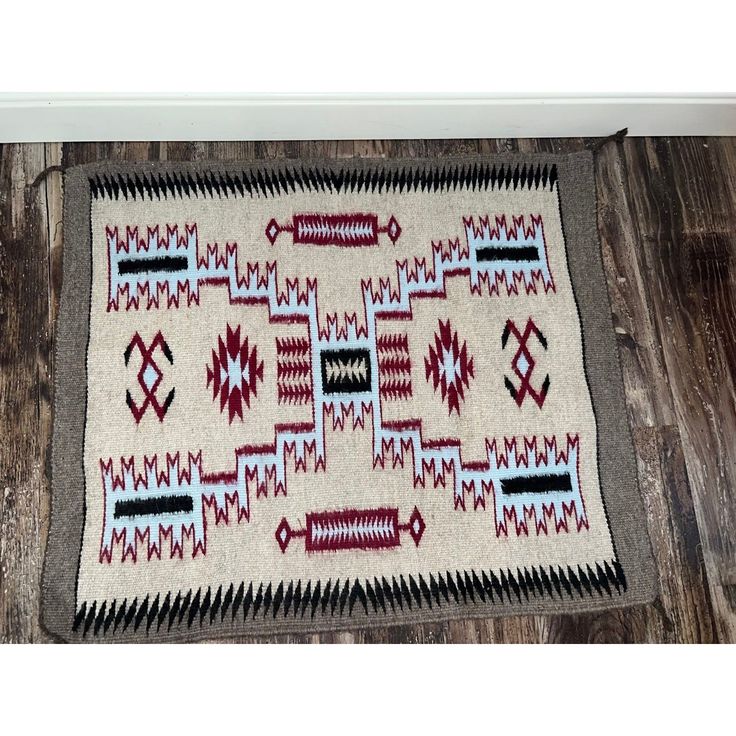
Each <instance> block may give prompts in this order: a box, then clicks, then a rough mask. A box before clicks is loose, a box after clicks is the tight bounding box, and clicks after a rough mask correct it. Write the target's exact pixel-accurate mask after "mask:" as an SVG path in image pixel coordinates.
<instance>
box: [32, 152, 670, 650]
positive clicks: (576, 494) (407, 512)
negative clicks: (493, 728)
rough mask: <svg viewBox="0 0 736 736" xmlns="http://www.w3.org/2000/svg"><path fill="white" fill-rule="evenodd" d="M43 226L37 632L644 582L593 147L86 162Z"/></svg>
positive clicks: (115, 632)
mask: <svg viewBox="0 0 736 736" xmlns="http://www.w3.org/2000/svg"><path fill="white" fill-rule="evenodd" d="M64 225H65V244H64V282H63V293H62V302H61V314H60V318H59V324H58V330H57V340H56V361H57V362H56V376H57V378H56V386H55V423H54V438H53V468H52V476H53V505H52V520H51V530H50V537H49V543H48V550H47V559H46V567H45V574H44V584H43V586H44V589H43V621H44V624H45V626H46V627H47V628H48V629H49V630H50V631H51V632H52V633H54V634H56V635H58V636H60V637H62V638H65V639H73V640H81V639H85V640H102V641H107V640H166V639H189V638H202V637H209V636H224V635H228V634H231V635H232V634H238V633H241V634H242V633H246V634H257V633H268V632H288V631H317V630H320V629H331V628H338V627H339V628H343V627H345V628H360V627H365V626H370V625H381V626H385V625H389V624H395V623H407V622H421V621H429V620H438V619H449V618H458V617H485V616H493V615H497V614H511V613H515V614H518V613H552V612H555V613H564V612H577V611H582V610H590V609H596V608H605V607H612V606H623V605H630V604H636V603H642V602H646V601H649V600H651V599H652V598H653V596H654V590H655V570H654V566H653V561H652V558H651V554H650V551H649V542H648V539H647V536H646V531H645V530H646V524H645V518H644V514H643V508H642V502H641V498H640V496H639V492H638V488H637V478H636V466H635V461H634V456H633V451H632V446H631V440H630V435H629V429H628V425H627V421H626V414H625V407H624V399H623V389H622V380H621V372H620V367H619V362H618V354H617V349H616V344H615V340H614V333H613V330H612V326H611V318H610V311H609V303H608V299H607V292H606V286H605V281H604V276H603V270H602V266H601V258H600V252H599V246H598V238H597V232H596V219H595V194H594V183H593V173H592V158H591V155H590V154H579V155H572V156H562V157H558V156H552V155H550V156H526V155H525V156H524V157H523V159H522V158H513V159H512V158H476V159H441V160H409V161H394V162H386V161H369V160H364V161H358V162H349V163H345V162H343V161H319V162H308V161H307V162H302V161H297V162H277V163H271V164H266V163H259V164H232V165H224V166H223V165H219V164H217V165H215V164H212V165H200V164H179V165H164V164H136V165H128V166H125V165H117V164H116V165H112V164H110V165H102V166H101V165H94V166H90V167H82V168H78V169H73V170H71V171H70V172H68V173H67V174H66V177H65V215H64Z"/></svg>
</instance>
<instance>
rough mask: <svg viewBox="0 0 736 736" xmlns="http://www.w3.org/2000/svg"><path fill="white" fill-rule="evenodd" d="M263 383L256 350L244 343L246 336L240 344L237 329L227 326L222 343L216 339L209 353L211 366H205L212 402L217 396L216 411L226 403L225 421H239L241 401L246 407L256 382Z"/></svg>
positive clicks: (241, 415)
mask: <svg viewBox="0 0 736 736" xmlns="http://www.w3.org/2000/svg"><path fill="white" fill-rule="evenodd" d="M259 381H260V382H261V383H262V382H263V361H262V360H260V361H259V359H258V348H257V347H256V346H255V345H253V346H252V347H251V346H249V344H248V337H247V336H246V337H245V339H244V340H243V341H242V342H241V341H240V326H238V328H237V329H236V330H233V329H232V328H231V327H230V325H228V326H227V330H226V334H225V340H223V339H222V336H220V337H218V338H217V346H216V349H213V350H212V365H211V366H209V365H208V366H207V385H208V386H209V385H210V384H212V400H213V401H214V400H215V399H216V398H217V397H218V396H219V397H220V411H224V410H225V404H227V410H228V419H229V421H230V422H232V421H233V419H234V418H235V416H236V415H237V416H239V417H240V419H241V420H242V419H243V402H245V405H246V406H247V407H248V408H250V397H251V395H253V396H258V383H259Z"/></svg>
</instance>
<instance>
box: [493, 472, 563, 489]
mask: <svg viewBox="0 0 736 736" xmlns="http://www.w3.org/2000/svg"><path fill="white" fill-rule="evenodd" d="M571 490H572V480H571V479H570V473H549V474H547V475H517V476H516V477H515V478H505V479H504V480H502V481H501V492H502V493H506V494H513V493H553V492H554V491H571Z"/></svg>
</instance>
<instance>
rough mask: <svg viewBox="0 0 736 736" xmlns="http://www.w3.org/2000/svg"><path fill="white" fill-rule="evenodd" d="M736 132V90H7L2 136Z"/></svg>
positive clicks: (7, 139)
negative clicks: (527, 93)
mask: <svg viewBox="0 0 736 736" xmlns="http://www.w3.org/2000/svg"><path fill="white" fill-rule="evenodd" d="M624 127H627V128H628V129H629V134H630V135H638V136H642V135H646V136H650V135H652V136H653V135H664V136H680V135H703V136H706V135H707V136H718V135H736V96H707V97H704V96H683V97H657V96H648V97H554V96H536V97H493V96H488V95H467V94H466V95H459V96H458V95H442V94H438V95H436V96H426V95H425V96H419V95H417V96H412V95H362V96H349V95H271V96H247V95H219V96H212V95H209V96H208V95H91V94H90V95H64V94H53V95H51V94H50V95H25V94H0V143H11V142H12V143H25V142H38V141H44V142H54V141H90V140H93V141H120V140H127V141H140V140H143V141H145V140H168V141H174V140H306V139H315V140H319V139H386V138H527V137H533V138H541V137H568V136H571V137H577V136H606V135H610V134H611V133H613V132H615V131H617V130H619V129H621V128H624Z"/></svg>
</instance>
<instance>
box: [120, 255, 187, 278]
mask: <svg viewBox="0 0 736 736" xmlns="http://www.w3.org/2000/svg"><path fill="white" fill-rule="evenodd" d="M186 269H187V257H186V256H154V257H153V258H124V259H123V260H122V261H118V273H119V274H120V275H121V276H124V275H125V274H131V273H132V274H135V273H153V272H157V273H158V272H164V273H171V272H172V271H186Z"/></svg>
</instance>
